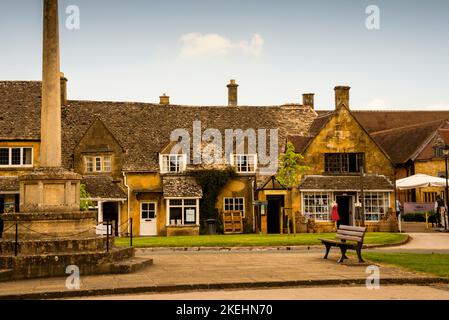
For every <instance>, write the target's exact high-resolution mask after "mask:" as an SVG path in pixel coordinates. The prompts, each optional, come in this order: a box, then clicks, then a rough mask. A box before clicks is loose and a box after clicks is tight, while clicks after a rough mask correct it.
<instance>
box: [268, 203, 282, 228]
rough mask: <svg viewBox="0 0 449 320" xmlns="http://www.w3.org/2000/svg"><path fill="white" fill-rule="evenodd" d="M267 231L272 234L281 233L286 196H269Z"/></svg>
mask: <svg viewBox="0 0 449 320" xmlns="http://www.w3.org/2000/svg"><path fill="white" fill-rule="evenodd" d="M267 201H268V209H267V231H268V233H270V234H275V233H280V232H281V226H280V218H281V208H282V207H283V206H284V196H267Z"/></svg>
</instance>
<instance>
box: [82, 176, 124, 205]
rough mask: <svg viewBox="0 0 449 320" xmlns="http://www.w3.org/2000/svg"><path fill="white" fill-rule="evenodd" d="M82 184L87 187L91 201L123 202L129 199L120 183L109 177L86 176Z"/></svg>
mask: <svg viewBox="0 0 449 320" xmlns="http://www.w3.org/2000/svg"><path fill="white" fill-rule="evenodd" d="M81 183H82V184H84V185H85V186H86V191H87V192H88V193H89V199H92V200H93V199H95V200H100V199H108V200H114V199H115V200H123V201H125V200H126V199H127V196H126V193H125V192H124V191H123V190H122V189H121V188H120V187H119V185H118V183H116V182H114V181H113V180H112V177H109V176H103V175H99V176H84V177H83V179H82V181H81Z"/></svg>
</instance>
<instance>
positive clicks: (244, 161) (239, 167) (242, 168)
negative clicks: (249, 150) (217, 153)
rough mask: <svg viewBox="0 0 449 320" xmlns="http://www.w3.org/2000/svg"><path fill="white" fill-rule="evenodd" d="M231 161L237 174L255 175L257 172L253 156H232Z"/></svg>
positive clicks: (254, 156) (255, 158) (255, 156)
mask: <svg viewBox="0 0 449 320" xmlns="http://www.w3.org/2000/svg"><path fill="white" fill-rule="evenodd" d="M231 159H232V165H233V166H234V167H235V169H236V171H237V173H255V172H256V170H257V155H255V154H234V155H233V156H232V158H231Z"/></svg>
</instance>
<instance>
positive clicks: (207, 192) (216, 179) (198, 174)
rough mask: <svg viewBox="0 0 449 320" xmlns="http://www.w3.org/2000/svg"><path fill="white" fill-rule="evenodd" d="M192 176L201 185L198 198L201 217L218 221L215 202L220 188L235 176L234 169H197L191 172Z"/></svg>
mask: <svg viewBox="0 0 449 320" xmlns="http://www.w3.org/2000/svg"><path fill="white" fill-rule="evenodd" d="M193 176H194V177H195V180H196V181H197V183H198V184H199V185H200V186H201V189H203V198H202V199H201V200H200V215H201V217H202V219H217V220H218V221H220V217H219V214H218V210H217V209H216V208H215V204H216V203H217V199H218V196H219V194H220V192H221V190H222V189H223V188H224V187H225V186H226V184H228V182H229V181H231V180H232V179H233V178H234V177H235V176H236V173H235V171H234V169H232V168H229V169H225V170H218V169H211V170H198V171H195V172H193Z"/></svg>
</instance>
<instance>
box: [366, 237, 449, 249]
mask: <svg viewBox="0 0 449 320" xmlns="http://www.w3.org/2000/svg"><path fill="white" fill-rule="evenodd" d="M408 234H409V236H410V241H409V242H408V243H406V244H405V245H402V246H398V247H387V248H381V249H375V250H373V251H382V252H410V253H444V254H449V233H440V232H436V233H408Z"/></svg>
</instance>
